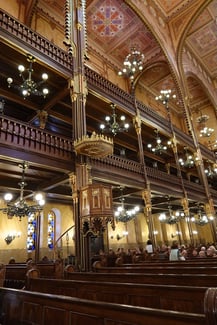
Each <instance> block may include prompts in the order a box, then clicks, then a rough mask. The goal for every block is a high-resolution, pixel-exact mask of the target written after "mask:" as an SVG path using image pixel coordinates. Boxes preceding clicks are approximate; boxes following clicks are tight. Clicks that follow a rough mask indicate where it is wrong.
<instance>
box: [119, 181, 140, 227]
mask: <svg viewBox="0 0 217 325" xmlns="http://www.w3.org/2000/svg"><path fill="white" fill-rule="evenodd" d="M120 190H121V197H120V206H118V208H117V209H116V211H115V213H114V215H115V218H116V220H117V221H120V222H124V223H126V222H128V221H130V220H132V219H133V218H134V217H135V216H136V214H137V213H138V212H139V206H135V207H134V208H133V209H126V208H125V205H124V202H125V199H124V196H123V188H122V187H121V188H120Z"/></svg>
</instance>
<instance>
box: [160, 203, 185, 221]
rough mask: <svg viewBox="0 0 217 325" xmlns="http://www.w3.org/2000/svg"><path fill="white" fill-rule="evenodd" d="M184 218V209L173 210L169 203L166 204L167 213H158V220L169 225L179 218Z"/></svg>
mask: <svg viewBox="0 0 217 325" xmlns="http://www.w3.org/2000/svg"><path fill="white" fill-rule="evenodd" d="M184 218H185V213H184V211H181V210H177V211H173V210H172V206H171V205H169V206H168V213H166V212H162V213H161V214H160V215H159V220H160V222H162V223H167V224H169V225H173V224H175V223H178V222H179V221H180V220H181V219H184Z"/></svg>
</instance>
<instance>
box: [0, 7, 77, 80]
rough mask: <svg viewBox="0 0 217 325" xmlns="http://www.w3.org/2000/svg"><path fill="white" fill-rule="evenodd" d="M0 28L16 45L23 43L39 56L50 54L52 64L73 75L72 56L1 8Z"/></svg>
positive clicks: (4, 36)
mask: <svg viewBox="0 0 217 325" xmlns="http://www.w3.org/2000/svg"><path fill="white" fill-rule="evenodd" d="M0 30H1V37H2V38H5V39H6V40H7V41H8V40H10V41H12V42H13V43H14V44H16V45H20V46H21V45H22V48H24V49H26V50H27V51H29V49H30V48H31V49H32V50H33V52H32V54H33V55H34V54H35V53H34V52H37V56H38V57H42V56H48V57H49V61H52V66H53V67H57V66H58V70H60V71H62V72H64V73H65V74H67V75H69V76H70V75H71V71H72V69H73V65H72V60H71V57H69V55H68V53H67V52H65V51H63V50H62V49H61V48H59V47H58V46H56V45H54V44H53V43H51V42H49V40H47V39H46V38H44V37H42V36H41V35H40V34H38V33H36V32H34V31H33V30H32V29H30V28H29V27H27V26H26V25H24V24H22V23H21V22H20V21H18V20H17V19H16V18H14V17H12V16H10V15H9V14H8V13H7V12H5V11H3V10H2V9H1V10H0Z"/></svg>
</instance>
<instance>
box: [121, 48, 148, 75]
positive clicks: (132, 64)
mask: <svg viewBox="0 0 217 325" xmlns="http://www.w3.org/2000/svg"><path fill="white" fill-rule="evenodd" d="M144 58H145V56H144V54H142V53H141V52H140V51H138V50H137V49H136V47H132V48H131V51H130V53H129V54H128V55H127V56H126V58H125V60H124V63H123V65H124V67H123V69H122V70H120V71H119V72H118V75H119V76H122V75H125V76H126V77H127V78H130V80H134V77H135V74H137V73H138V72H140V71H142V70H143V66H144Z"/></svg>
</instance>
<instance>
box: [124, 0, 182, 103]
mask: <svg viewBox="0 0 217 325" xmlns="http://www.w3.org/2000/svg"><path fill="white" fill-rule="evenodd" d="M125 3H126V4H127V5H128V6H129V7H130V8H131V9H132V10H133V11H134V12H135V13H136V14H137V15H138V17H140V19H141V20H142V21H143V23H144V25H145V26H146V27H147V28H148V30H149V31H150V32H151V34H152V36H153V37H154V38H155V40H156V42H157V43H158V44H159V46H160V48H161V50H162V52H163V54H164V55H165V58H166V60H167V63H168V66H169V68H170V72H171V75H172V78H173V80H174V83H175V85H176V88H177V92H178V95H179V98H180V100H181V101H183V99H182V98H183V93H182V88H181V83H180V74H179V69H178V65H177V62H176V52H175V49H174V44H173V41H172V38H171V33H170V30H169V27H168V24H167V23H166V22H165V21H164V19H163V17H162V15H159V14H158V12H157V11H156V9H155V8H154V7H153V6H152V5H151V4H150V3H149V1H148V0H144V1H140V0H125ZM143 13H145V14H143Z"/></svg>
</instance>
